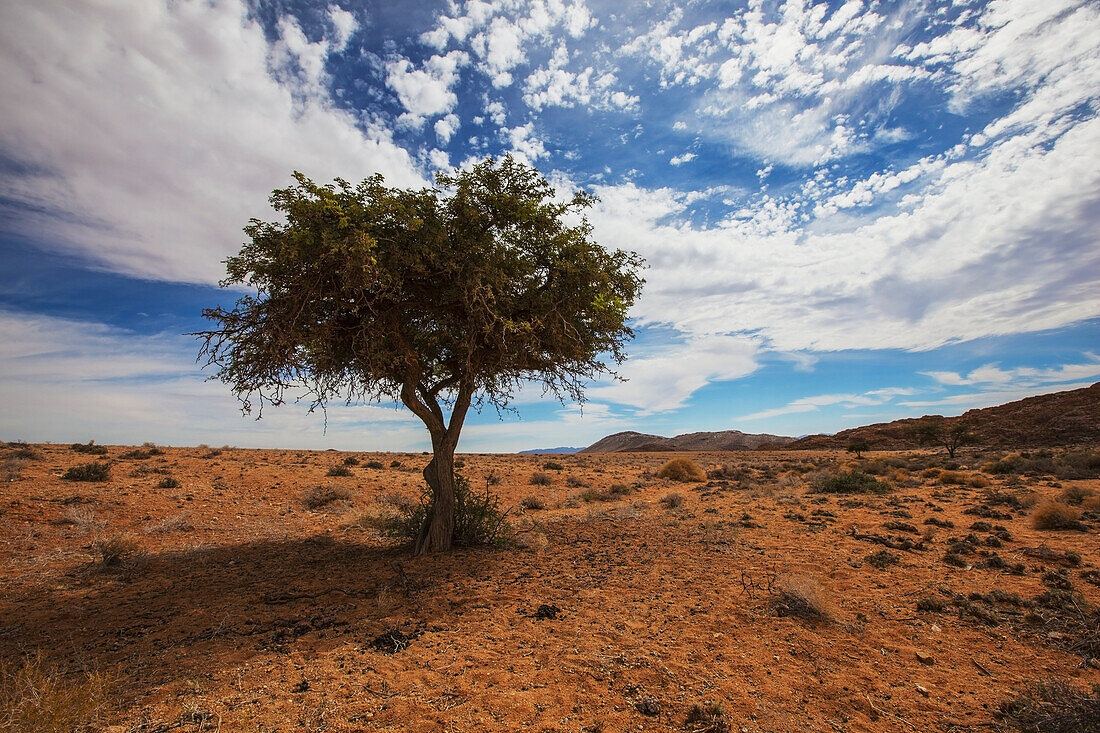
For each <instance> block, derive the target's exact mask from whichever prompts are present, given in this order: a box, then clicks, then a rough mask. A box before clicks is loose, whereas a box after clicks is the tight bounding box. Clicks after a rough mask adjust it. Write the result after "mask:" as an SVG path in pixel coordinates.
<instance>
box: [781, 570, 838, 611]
mask: <svg viewBox="0 0 1100 733" xmlns="http://www.w3.org/2000/svg"><path fill="white" fill-rule="evenodd" d="M773 605H774V607H775V611H776V613H777V614H778V615H780V616H797V617H798V618H803V619H807V620H809V621H830V620H832V618H833V617H834V615H835V613H836V609H835V607H834V606H833V603H832V601H831V600H830V599H829V597H828V594H827V593H826V591H825V588H824V587H823V586H822V584H821V581H819V580H818V579H817V578H814V577H812V576H809V575H787V576H783V577H781V578H779V579H778V581H777V584H776V598H775V601H774V603H773Z"/></svg>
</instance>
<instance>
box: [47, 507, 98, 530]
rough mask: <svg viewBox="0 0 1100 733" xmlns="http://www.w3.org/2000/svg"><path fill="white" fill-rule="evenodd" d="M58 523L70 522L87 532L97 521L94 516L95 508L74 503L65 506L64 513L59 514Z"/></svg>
mask: <svg viewBox="0 0 1100 733" xmlns="http://www.w3.org/2000/svg"><path fill="white" fill-rule="evenodd" d="M57 521H58V524H71V525H72V526H73V527H75V528H76V529H78V530H80V531H81V532H88V531H89V530H91V529H92V528H93V527H95V526H96V525H97V524H99V522H97V521H96V518H95V509H93V508H92V507H90V506H81V505H79V504H75V505H73V506H70V507H67V508H66V509H65V513H64V514H62V515H61V518H60V519H59V520H57Z"/></svg>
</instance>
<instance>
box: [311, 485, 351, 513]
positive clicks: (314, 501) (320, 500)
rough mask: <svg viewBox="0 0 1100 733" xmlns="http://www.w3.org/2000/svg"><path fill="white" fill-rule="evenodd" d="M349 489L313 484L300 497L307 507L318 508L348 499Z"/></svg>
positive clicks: (349, 497) (349, 496)
mask: <svg viewBox="0 0 1100 733" xmlns="http://www.w3.org/2000/svg"><path fill="white" fill-rule="evenodd" d="M350 500H351V491H349V490H348V489H345V488H344V487H343V486H314V487H313V488H312V489H310V490H309V491H307V492H306V493H305V496H303V497H302V503H303V504H305V505H306V508H307V509H320V508H322V507H326V506H328V505H329V504H334V503H336V502H338V501H350Z"/></svg>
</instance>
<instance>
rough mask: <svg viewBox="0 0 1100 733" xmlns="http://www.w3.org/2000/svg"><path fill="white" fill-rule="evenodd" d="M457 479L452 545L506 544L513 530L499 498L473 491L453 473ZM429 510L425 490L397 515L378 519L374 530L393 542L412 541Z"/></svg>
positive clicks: (429, 503)
mask: <svg viewBox="0 0 1100 733" xmlns="http://www.w3.org/2000/svg"><path fill="white" fill-rule="evenodd" d="M456 479H457V480H456V485H455V488H456V491H455V502H456V503H455V544H456V545H457V546H459V547H478V546H500V545H503V544H505V543H507V542H508V541H509V540H510V538H511V536H512V527H511V525H510V524H509V522H508V511H507V510H505V509H504V508H503V506H502V505H501V502H500V498H499V497H497V496H496V495H494V494H493V493H491V492H490V491H489V489H488V487H486V488H485V491H484V492H478V491H474V490H473V489H472V488H471V487H470V482H469V480H467V479H466V477H465V476H463V475H462V474H456ZM430 507H431V494H430V493H429V492H428V491H427V490H426V491H425V493H424V494H423V495H422V496H421V499H420V502H419V503H416V504H412V505H411V506H409V508H408V509H405V510H399V511H398V512H397V514H396V515H391V516H389V517H380V518H378V519H377V520H376V527H377V529H378V530H379V531H380V532H381V533H382V534H384V535H386V536H388V537H391V538H393V539H397V540H405V541H409V542H415V541H416V538H417V535H418V533H419V532H420V531H421V528H422V527H423V526H424V517H425V515H426V514H427V512H428V511H429V509H430Z"/></svg>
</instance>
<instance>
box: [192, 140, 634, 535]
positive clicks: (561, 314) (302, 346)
mask: <svg viewBox="0 0 1100 733" xmlns="http://www.w3.org/2000/svg"><path fill="white" fill-rule="evenodd" d="M294 178H295V180H296V181H297V184H296V185H293V186H291V187H289V188H285V189H278V190H276V191H274V192H273V193H272V194H271V199H270V200H271V204H272V206H273V207H274V209H275V210H276V211H279V212H281V213H282V214H283V215H284V216H285V219H286V221H285V223H280V222H276V223H270V222H263V221H260V220H258V219H252V220H251V222H250V223H249V225H248V226H247V227H245V233H246V234H248V236H249V237H250V238H251V240H252V241H251V242H250V243H247V244H245V245H244V247H243V248H242V249H241V251H240V253H239V254H237V256H235V257H230V258H229V259H228V260H226V267H227V270H228V277H227V278H226V279H225V280H224V281H223V282H222V283H221V284H222V287H228V286H232V285H246V286H249V287H251V288H254V289H255V290H256V291H257V293H256V295H245V296H244V297H242V298H240V299H239V300H238V301H237V303H236V306H235V307H234V308H233V309H232V310H225V309H223V308H212V309H206V310H204V311H203V315H204V316H205V317H206V318H208V319H211V320H212V321H214V322H216V324H217V326H216V327H215V328H214V329H213V330H209V331H201V332H199V333H198V334H196V335H197V336H199V337H200V338H201V339H202V340H203V345H202V349H201V351H200V353H199V358H200V360H201V359H204V358H205V359H206V366H214V367H216V368H217V373H216V374H215V375H214V376H213V377H212V378H217V379H220V380H222V381H223V382H225V383H227V384H228V385H230V387H231V388H232V390H233V391H234V392H235V393H236V395H237V397H238V399H240V400H241V404H242V409H243V410H244V412H246V413H248V412H251V411H252V408H253V406H256V407H257V408H258V415H257V416H258V417H259V416H261V415H262V412H263V407H264V405H265V404H266V405H280V404H282V403H283V402H284V400H285V397H286V394H287V391H288V390H304V395H305V396H307V397H309V398H310V399H311V400H312V402H311V405H310V409H311V410H312V409H314V408H316V407H318V406H320V407H322V408H323V407H324V406H325V405H326V404H327V403H329V402H332V401H333V400H340V401H342V402H344V403H345V404H350V403H352V402H364V401H389V400H392V401H394V402H397V401H400V402H401V403H403V404H404V405H405V406H406V407H408V408H409V410H411V411H412V412H413V413H414V414H415V415H416V416H417V417H419V418H420V419H421V420H423V421H424V424H425V425H426V426H427V428H428V432H429V434H430V435H431V440H432V451H433V457H432V459H431V461H430V462H429V463H428V465H427V466H426V467H425V468H424V480H425V481H426V482H427V485H428V487H429V489H430V491H431V497H432V503H431V507H430V509H429V510H428V512H427V516H426V518H425V520H424V522H423V524H422V526H421V528H420V532H419V534H418V536H417V537H416V541H415V543H414V548H413V551H414V553H415V554H418V555H419V554H424V553H428V552H433V551H442V550H447V549H449V548H450V547H451V546H452V544H453V542H454V527H455V473H454V453H455V448H456V446H457V445H458V439H459V433H460V432H461V431H462V425H463V421H464V420H465V419H466V414H467V412H468V410H469V408H470V407H471V405H473V406H475V408H480V406H481V405H482V404H484V403H488V404H490V405H493V406H494V407H495V408H496V409H498V410H499V409H503V408H506V407H507V406H508V403H509V401H510V399H511V398H512V396H513V394H514V390H515V389H516V388H517V387H518V386H519V385H520V384H521V383H523V382H525V381H532V382H535V383H539V384H541V385H542V387H543V388H544V390H545V391H546V392H547V393H550V394H553V395H554V396H555V397H557V398H558V399H559V400H562V401H564V400H565V399H566V398H569V399H572V400H575V401H578V402H583V400H584V386H585V383H586V382H587V381H588V380H590V379H592V378H593V377H596V376H598V375H601V374H606V375H611V376H617V375H615V372H614V371H613V368H612V366H609V365H608V363H607V362H609V361H613V362H614V364H615V365H618V364H621V363H622V361H623V359H624V358H625V354H624V352H623V346H624V344H625V343H626V341H627V340H628V339H630V338H632V337H633V335H634V334H633V332H632V331H631V330H630V328H629V327H627V325H626V323H625V321H626V315H627V311H628V309H629V308H630V307H631V306H632V305H633V303H634V301H635V299H636V298H637V297H638V295H639V293H640V292H641V287H642V284H643V282H644V281H643V280H642V279H641V278H640V277H639V275H638V272H639V270H640V269H641V267H642V266H643V260H642V259H641V258H640V257H639V256H638V255H636V254H634V253H632V252H624V251H621V250H615V251H613V252H611V251H608V250H605V249H604V248H603V247H601V246H600V245H598V244H597V243H596V242H594V241H593V240H592V238H591V234H592V228H591V226H590V225H589V223H588V221H587V220H586V219H585V218H584V216H583V212H584V210H585V209H586V208H588V207H589V206H591V205H592V204H593V203H594V202H595V198H594V197H593V196H591V195H589V194H586V193H583V192H581V193H577V194H575V195H574V196H573V198H572V199H571V200H570V201H568V202H561V201H558V200H556V199H555V196H554V191H553V189H552V188H551V186H550V184H549V183H548V182H547V181H546V179H545V178H543V177H542V175H540V174H539V172H538V171H536V170H535V169H533V168H531V167H529V166H526V165H524V164H522V163H519V162H517V161H515V160H513V159H512V158H511V157H505V158H504V159H502V160H499V161H497V160H494V159H492V158H489V159H487V160H485V161H483V162H482V163H480V164H478V165H475V166H474V167H473V168H471V169H469V170H465V171H455V172H454V173H453V174H443V173H440V174H438V175H437V176H436V186H434V187H429V188H423V189H419V190H412V189H398V188H389V187H387V186H386V185H385V183H384V179H383V177H382V176H381V175H375V176H372V177H371V178H368V179H367V180H365V181H363V182H362V183H360V184H359V185H357V186H352V185H351V184H349V183H348V182H346V181H344V180H341V179H337V180H336V182H335V184H330V185H325V186H319V185H317V184H315V183H314V182H313V181H311V180H309V179H308V178H306V177H305V176H304V175H302V174H301V173H295V174H294ZM448 412H449V415H448V414H447V413H448Z"/></svg>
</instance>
